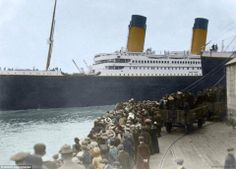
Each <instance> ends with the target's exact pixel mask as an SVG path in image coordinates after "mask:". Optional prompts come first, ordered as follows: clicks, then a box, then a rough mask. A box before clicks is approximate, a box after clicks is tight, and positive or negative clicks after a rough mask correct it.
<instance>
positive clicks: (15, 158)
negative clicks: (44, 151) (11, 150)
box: [10, 152, 30, 161]
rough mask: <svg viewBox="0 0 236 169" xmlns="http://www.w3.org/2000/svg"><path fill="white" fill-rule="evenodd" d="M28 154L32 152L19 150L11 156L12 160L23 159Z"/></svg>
mask: <svg viewBox="0 0 236 169" xmlns="http://www.w3.org/2000/svg"><path fill="white" fill-rule="evenodd" d="M28 155H30V153H27V152H18V153H16V154H14V155H13V156H11V158H10V159H11V160H12V161H23V160H24V159H25V158H26V157H27V156H28Z"/></svg>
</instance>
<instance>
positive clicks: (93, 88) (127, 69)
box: [0, 1, 233, 110]
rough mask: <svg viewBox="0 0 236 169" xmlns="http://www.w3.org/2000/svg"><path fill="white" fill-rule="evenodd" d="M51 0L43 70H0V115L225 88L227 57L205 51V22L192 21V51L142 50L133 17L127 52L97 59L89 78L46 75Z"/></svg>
mask: <svg viewBox="0 0 236 169" xmlns="http://www.w3.org/2000/svg"><path fill="white" fill-rule="evenodd" d="M55 12H56V1H55V6H54V11H53V19H52V25H51V32H50V43H49V51H48V60H47V64H46V70H43V71H39V70H8V69H4V70H0V110H23V109H38V108H64V107H81V106H97V105H112V104H115V103H117V102H120V101H125V100H128V99H130V98H134V99H135V100H157V99H160V98H161V97H162V96H164V95H165V94H167V93H171V92H173V91H177V90H188V91H191V92H196V91H198V90H201V89H203V88H206V87H210V86H214V85H219V84H221V85H225V66H224V65H225V63H226V62H227V61H228V60H229V59H231V58H232V56H233V55H232V52H218V51H217V49H215V48H214V49H212V50H211V51H209V52H205V51H204V50H205V46H206V37H207V27H208V20H207V19H205V18H196V19H195V23H194V26H193V35H192V46H191V51H183V52H164V53H162V54H156V53H155V51H153V50H151V49H147V50H145V51H144V42H145V33H146V17H144V16H140V15H132V18H131V22H130V24H129V35H128V42H127V48H126V49H121V50H119V51H116V52H114V53H103V54H97V55H95V57H94V64H93V65H92V68H91V71H90V72H89V73H88V74H77V75H76V74H66V73H63V72H62V71H61V70H59V69H54V70H49V66H50V58H51V53H52V46H53V32H54V26H55Z"/></svg>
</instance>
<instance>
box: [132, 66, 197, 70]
mask: <svg viewBox="0 0 236 169" xmlns="http://www.w3.org/2000/svg"><path fill="white" fill-rule="evenodd" d="M132 68H133V69H151V70H155V69H157V70H158V69H161V70H162V69H164V70H167V69H168V70H185V69H186V70H189V69H191V68H190V67H138V66H137V67H129V69H132ZM194 69H197V70H201V67H192V70H194Z"/></svg>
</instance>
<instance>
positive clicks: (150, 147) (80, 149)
mask: <svg viewBox="0 0 236 169" xmlns="http://www.w3.org/2000/svg"><path fill="white" fill-rule="evenodd" d="M215 91H221V93H223V89H220V90H219V89H217V90H216V89H214V90H213V89H211V90H210V89H209V90H207V91H203V92H201V93H200V92H199V93H198V95H197V97H194V96H193V95H192V94H191V93H189V92H176V93H173V94H170V95H168V96H165V97H163V98H162V99H161V100H160V102H157V101H135V100H134V99H130V100H129V101H127V102H121V103H118V104H117V105H116V106H115V109H114V110H112V111H108V112H106V113H105V114H104V115H102V116H101V117H98V118H97V119H96V120H95V121H94V125H93V127H92V129H91V131H90V133H89V134H88V136H87V138H85V139H81V138H75V139H74V142H75V143H74V144H73V146H70V145H64V146H62V147H61V149H60V151H59V154H55V155H54V156H53V161H43V160H42V156H43V155H44V154H45V153H46V146H45V145H44V144H36V145H35V146H34V154H29V153H26V152H19V153H17V154H15V155H13V156H12V157H11V160H13V161H15V163H16V165H18V166H32V168H33V169H57V168H59V169H72V168H74V169H133V168H134V167H135V168H137V169H149V168H150V166H149V161H150V156H151V155H153V154H156V153H159V152H160V148H159V143H158V138H159V137H161V128H162V125H163V122H162V119H161V113H160V110H161V109H165V108H167V109H173V108H178V109H184V108H191V107H192V106H194V105H195V104H200V103H198V102H199V101H200V100H202V99H203V98H208V99H209V98H211V96H212V95H214V94H212V93H215ZM206 96H207V97H206ZM214 97H216V96H215V95H214ZM199 99H200V100H199ZM177 164H178V165H179V166H180V167H183V166H182V164H183V160H178V161H177Z"/></svg>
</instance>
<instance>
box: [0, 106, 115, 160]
mask: <svg viewBox="0 0 236 169" xmlns="http://www.w3.org/2000/svg"><path fill="white" fill-rule="evenodd" d="M113 107H114V106H99V107H84V108H67V109H42V110H24V111H7V112H3V111H2V112H0V136H1V139H0V154H4V156H2V155H1V158H0V164H9V163H10V161H9V157H10V156H11V155H12V154H13V153H15V152H17V151H31V149H32V146H33V144H35V143H37V142H44V143H45V144H46V145H47V147H48V153H47V156H46V158H49V157H50V155H52V154H53V153H55V152H57V150H58V148H59V147H60V146H61V145H63V144H64V143H68V144H70V142H72V141H73V138H74V137H75V136H81V137H82V136H86V135H87V134H88V132H89V130H90V129H91V127H92V124H93V120H94V119H95V118H96V117H98V116H100V115H101V114H103V113H105V112H106V111H107V110H111V109H113ZM55 142H56V143H57V144H55Z"/></svg>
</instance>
